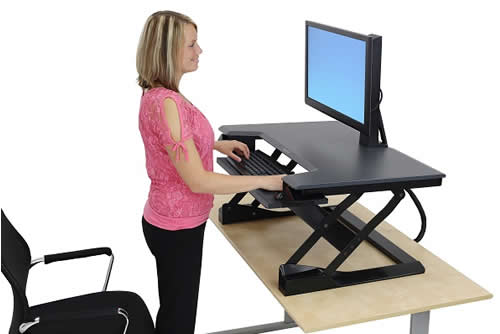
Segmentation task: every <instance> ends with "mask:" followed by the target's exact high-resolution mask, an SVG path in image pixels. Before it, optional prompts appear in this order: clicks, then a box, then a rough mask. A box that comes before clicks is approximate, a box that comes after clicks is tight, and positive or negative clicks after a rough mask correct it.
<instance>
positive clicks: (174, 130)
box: [164, 98, 284, 194]
mask: <svg viewBox="0 0 500 334" xmlns="http://www.w3.org/2000/svg"><path fill="white" fill-rule="evenodd" d="M164 111H165V117H166V120H167V123H168V126H169V129H170V133H171V135H172V138H173V139H174V140H175V141H176V142H177V141H179V140H180V122H179V113H178V111H177V106H176V104H175V102H174V101H173V100H172V99H169V98H167V99H165V102H164ZM184 146H185V148H186V150H187V153H188V156H189V161H186V160H185V155H184V154H181V155H180V156H181V157H180V159H178V160H177V159H176V152H175V151H173V150H172V145H167V147H166V150H167V152H168V156H169V157H170V160H171V161H172V163H173V164H174V166H175V168H176V170H177V172H178V173H179V175H180V177H181V178H182V180H184V182H185V183H186V185H187V186H188V187H189V189H191V191H192V192H195V193H211V194H233V193H239V192H245V191H250V190H254V189H257V188H263V189H267V190H282V188H283V181H282V180H281V178H282V177H283V176H284V175H271V176H246V175H236V176H233V175H224V174H219V173H214V172H211V171H207V170H205V169H204V167H203V163H202V161H201V158H200V155H199V153H198V150H197V149H196V146H195V144H194V141H193V139H192V138H191V139H188V140H186V141H185V142H184ZM178 149H182V147H179V148H178Z"/></svg>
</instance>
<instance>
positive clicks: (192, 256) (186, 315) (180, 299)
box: [142, 217, 206, 334]
mask: <svg viewBox="0 0 500 334" xmlns="http://www.w3.org/2000/svg"><path fill="white" fill-rule="evenodd" d="M205 226H206V222H205V223H203V224H201V225H200V226H198V227H195V228H193V229H186V230H177V231H168V230H164V229H161V228H158V227H156V226H153V225H151V224H149V223H148V222H147V221H146V220H145V219H144V217H143V218H142V229H143V231H144V236H145V238H146V242H147V244H148V247H149V249H150V250H151V253H153V255H154V256H155V258H156V269H157V274H158V290H159V293H160V309H159V310H158V315H157V316H156V331H155V333H156V334H191V333H194V325H195V321H196V308H197V305H198V290H199V286H200V274H201V257H202V251H203V236H204V234H205Z"/></svg>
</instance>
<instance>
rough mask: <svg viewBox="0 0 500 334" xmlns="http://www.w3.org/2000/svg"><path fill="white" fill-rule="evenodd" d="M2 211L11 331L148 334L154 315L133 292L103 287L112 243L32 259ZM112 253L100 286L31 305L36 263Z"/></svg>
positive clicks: (10, 333) (28, 250) (3, 263)
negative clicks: (28, 285)
mask: <svg viewBox="0 0 500 334" xmlns="http://www.w3.org/2000/svg"><path fill="white" fill-rule="evenodd" d="M1 211H2V273H3V275H4V276H5V277H6V278H7V280H8V281H9V283H10V285H11V287H12V292H13V294H14V311H13V315H12V321H11V326H10V330H9V334H18V333H21V334H23V333H27V334H47V333H50V334H62V333H64V334H80V333H81V334H101V333H102V334H115V333H116V334H122V333H123V334H136V333H138V334H150V333H153V332H154V325H153V320H152V319H151V315H150V313H149V311H148V309H147V307H146V305H145V304H144V301H143V300H142V299H141V297H139V296H138V295H137V294H135V293H132V292H127V291H109V292H108V291H106V289H107V285H108V280H109V275H110V273H111V268H112V265H113V254H112V252H111V249H110V248H94V249H87V250H80V251H75V252H69V253H60V254H53V255H45V256H44V257H42V258H39V259H35V260H32V259H31V253H30V249H29V247H28V244H27V243H26V241H24V239H23V237H22V236H21V235H20V234H19V233H18V232H17V231H16V229H15V228H14V226H12V224H11V223H10V222H9V220H8V219H7V217H6V216H5V214H4V212H3V210H1ZM101 254H106V255H108V256H110V263H109V267H108V272H107V275H106V280H105V283H104V288H103V291H102V292H97V293H91V294H87V295H82V296H77V297H73V298H68V299H62V300H57V301H53V302H49V303H45V304H40V305H36V306H29V304H28V299H27V298H26V282H27V280H28V272H29V270H30V268H31V267H33V266H34V265H35V264H37V263H40V262H44V263H45V264H49V263H52V262H56V261H65V260H70V259H77V258H83V257H89V256H95V255H101Z"/></svg>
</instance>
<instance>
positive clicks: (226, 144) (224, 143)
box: [214, 140, 250, 162]
mask: <svg viewBox="0 0 500 334" xmlns="http://www.w3.org/2000/svg"><path fill="white" fill-rule="evenodd" d="M214 149H216V150H217V151H219V152H220V153H222V154H225V155H227V156H228V157H230V158H232V159H233V160H236V161H238V162H239V161H241V158H240V157H239V156H237V155H236V154H234V152H233V151H236V153H239V154H240V155H243V156H245V158H247V159H249V158H250V150H249V149H248V146H247V144H245V143H242V142H239V141H237V140H218V141H216V142H215V145H214Z"/></svg>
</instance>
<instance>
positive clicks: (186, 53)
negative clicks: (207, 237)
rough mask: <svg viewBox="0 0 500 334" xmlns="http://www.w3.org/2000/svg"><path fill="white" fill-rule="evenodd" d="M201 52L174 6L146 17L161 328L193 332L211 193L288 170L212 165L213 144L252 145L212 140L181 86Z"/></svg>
mask: <svg viewBox="0 0 500 334" xmlns="http://www.w3.org/2000/svg"><path fill="white" fill-rule="evenodd" d="M201 53H202V50H201V48H200V46H199V45H198V43H197V26H196V24H195V23H194V22H193V21H192V20H191V19H190V18H189V17H187V16H185V15H182V14H179V13H176V12H171V11H162V12H157V13H154V14H153V15H151V16H150V17H149V18H148V20H147V21H146V24H145V26H144V30H143V32H142V35H141V39H140V41H139V47H138V50H137V71H138V73H139V77H138V83H139V85H140V86H141V87H142V89H143V96H142V99H141V107H140V116H139V128H140V131H141V136H142V139H143V142H144V147H145V151H146V168H147V172H148V176H149V178H150V179H151V187H150V191H149V196H148V200H147V202H146V205H145V207H144V215H143V219H142V225H143V230H144V236H145V238H146V242H147V244H148V247H149V249H150V250H151V252H152V253H153V255H154V256H155V259H156V267H157V274H158V288H159V295H160V309H159V311H158V314H157V318H156V332H157V333H163V334H167V333H168V334H173V333H182V334H188V333H194V325H195V319H196V307H197V302H198V289H199V280H200V271H201V257H202V248H203V235H204V230H205V224H206V220H207V219H208V215H209V212H210V209H211V208H212V206H213V194H230V193H238V192H245V191H249V190H253V189H257V188H263V189H267V190H282V186H283V182H282V179H281V178H282V177H283V175H273V176H230V175H223V174H218V173H214V172H213V152H212V150H213V149H215V150H217V151H219V152H221V153H223V154H226V155H228V156H229V157H231V158H233V159H235V160H238V161H239V160H240V158H239V157H238V156H237V155H235V154H234V153H233V151H236V152H237V153H239V154H240V155H242V156H245V157H246V158H248V157H249V155H250V152H249V149H248V147H247V145H245V144H244V143H241V142H238V141H234V140H231V141H217V142H214V133H213V130H212V127H211V126H210V123H209V122H208V120H207V119H206V118H205V116H204V115H203V114H202V113H201V112H200V111H199V110H198V109H197V108H196V107H195V106H194V105H193V104H192V103H190V102H189V100H188V99H187V98H185V97H184V96H183V95H182V94H181V92H180V91H179V83H180V80H181V78H182V76H183V75H184V73H188V72H193V71H196V69H197V68H198V61H199V56H200V54H201Z"/></svg>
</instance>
